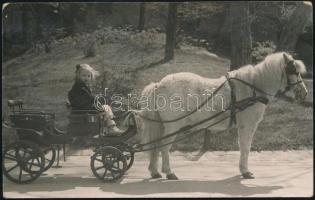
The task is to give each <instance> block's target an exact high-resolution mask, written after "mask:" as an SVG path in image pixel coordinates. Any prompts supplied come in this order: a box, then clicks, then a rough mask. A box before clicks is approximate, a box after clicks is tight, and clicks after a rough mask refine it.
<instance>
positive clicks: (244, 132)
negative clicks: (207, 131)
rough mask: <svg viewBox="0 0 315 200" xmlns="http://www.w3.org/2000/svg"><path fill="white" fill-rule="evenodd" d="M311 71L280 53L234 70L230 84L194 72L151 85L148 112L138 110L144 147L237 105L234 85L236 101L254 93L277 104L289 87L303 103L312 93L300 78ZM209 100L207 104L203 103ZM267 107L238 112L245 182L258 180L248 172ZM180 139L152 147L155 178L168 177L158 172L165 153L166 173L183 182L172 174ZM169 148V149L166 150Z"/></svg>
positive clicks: (151, 168)
mask: <svg viewBox="0 0 315 200" xmlns="http://www.w3.org/2000/svg"><path fill="white" fill-rule="evenodd" d="M305 71H306V70H305V66H304V64H303V62H302V61H299V60H294V59H293V58H292V56H291V55H289V54H287V53H284V52H280V53H275V54H272V55H269V56H267V57H266V58H265V60H264V61H262V62H261V63H259V64H257V65H256V66H251V65H247V66H244V67H242V68H240V69H238V70H234V71H231V72H228V77H229V80H230V82H228V81H227V79H228V78H227V76H222V77H220V78H217V79H208V78H204V77H201V76H199V75H196V74H193V73H188V72H182V73H175V74H170V75H167V76H165V77H164V78H163V79H162V80H161V81H160V82H158V83H151V84H149V85H147V86H146V87H145V88H144V90H143V91H142V94H141V95H142V103H141V108H142V109H141V110H140V111H135V112H134V113H135V115H134V116H135V120H136V124H137V128H138V130H137V131H138V133H140V135H141V139H142V141H141V143H142V144H143V143H148V142H150V141H153V140H156V139H158V138H161V137H163V136H166V135H168V134H171V133H173V132H175V131H177V130H179V129H180V128H182V127H184V126H187V125H193V124H196V123H198V122H200V121H202V120H204V119H206V118H208V117H209V116H213V115H215V114H216V113H218V112H220V111H224V110H227V108H228V106H229V105H231V103H232V104H233V103H235V102H232V101H231V85H232V86H233V87H232V88H234V89H233V90H234V93H235V100H236V102H238V101H240V100H243V99H245V98H248V97H252V96H253V94H254V93H253V91H255V93H256V95H257V96H259V97H263V98H265V99H267V100H272V98H273V97H274V96H275V94H276V93H277V92H284V91H285V90H288V89H293V92H294V93H295V98H296V99H297V100H298V101H302V100H304V99H305V96H306V95H307V89H306V86H305V84H304V82H303V80H302V78H301V75H300V74H301V73H304V72H305ZM243 81H245V83H244V82H243ZM246 83H247V84H246ZM216 89H217V91H216ZM214 91H216V92H214ZM208 97H211V99H209V98H208ZM143 98H144V99H145V100H146V101H144V99H143ZM203 102H206V104H202V103H203ZM266 104H267V103H266V102H265V103H264V102H260V101H257V102H255V103H254V104H253V105H252V106H250V107H248V108H246V109H245V110H243V111H241V112H238V113H236V117H235V119H236V127H237V129H238V136H239V138H238V139H239V148H240V161H239V170H240V173H241V174H242V176H243V178H254V176H253V173H251V172H250V171H249V169H248V155H249V152H250V148H251V143H252V139H253V136H254V133H255V131H256V129H257V126H258V124H259V122H261V121H262V119H263V115H264V112H265V109H266ZM230 114H231V113H230V111H229V110H228V111H227V112H224V113H223V114H221V115H219V116H217V117H216V118H215V119H214V120H215V121H217V120H220V119H222V120H223V119H224V118H225V117H228V116H230ZM211 123H213V120H210V121H209V122H205V123H203V124H201V125H199V126H197V128H198V129H200V128H207V127H208V126H209V125H210V124H211ZM229 124H230V118H228V119H225V120H223V121H222V122H221V123H218V124H216V125H215V126H213V127H211V129H218V130H222V129H226V128H227V127H228V126H229ZM175 138H176V135H173V136H171V137H169V138H166V139H164V140H161V141H157V142H154V143H152V144H150V145H149V147H150V148H151V149H152V150H150V151H149V159H150V164H149V167H148V169H149V171H150V173H151V176H152V178H161V177H162V176H161V174H160V173H159V171H158V159H159V153H160V152H161V153H162V172H163V173H165V174H166V175H167V176H166V177H167V178H168V179H170V180H176V179H178V178H177V177H176V175H175V173H174V172H173V171H172V170H171V166H170V159H169V150H170V148H171V144H168V143H169V142H172V141H174V140H175ZM163 144H164V145H165V144H166V145H165V146H162V145H163Z"/></svg>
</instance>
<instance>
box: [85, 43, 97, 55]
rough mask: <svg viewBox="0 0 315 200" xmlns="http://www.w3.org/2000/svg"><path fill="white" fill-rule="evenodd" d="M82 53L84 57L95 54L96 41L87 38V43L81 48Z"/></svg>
mask: <svg viewBox="0 0 315 200" xmlns="http://www.w3.org/2000/svg"><path fill="white" fill-rule="evenodd" d="M83 53H84V56H85V57H87V58H88V57H94V56H96V42H95V40H93V39H92V40H88V42H87V44H86V45H85V47H84V48H83Z"/></svg>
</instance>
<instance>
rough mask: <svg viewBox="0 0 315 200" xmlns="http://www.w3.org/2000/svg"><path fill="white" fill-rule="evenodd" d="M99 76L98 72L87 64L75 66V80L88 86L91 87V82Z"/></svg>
mask: <svg viewBox="0 0 315 200" xmlns="http://www.w3.org/2000/svg"><path fill="white" fill-rule="evenodd" d="M98 75H99V72H98V71H96V70H94V69H93V68H92V67H91V66H90V65H88V64H77V65H76V71H75V80H76V81H82V82H83V83H85V84H86V85H88V86H91V84H92V82H93V81H94V80H95V78H96V76H98Z"/></svg>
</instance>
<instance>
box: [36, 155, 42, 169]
mask: <svg viewBox="0 0 315 200" xmlns="http://www.w3.org/2000/svg"><path fill="white" fill-rule="evenodd" d="M36 160H37V162H38V166H39V167H40V165H41V163H40V161H39V158H38V157H37V158H36Z"/></svg>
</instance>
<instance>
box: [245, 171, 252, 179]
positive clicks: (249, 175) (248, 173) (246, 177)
mask: <svg viewBox="0 0 315 200" xmlns="http://www.w3.org/2000/svg"><path fill="white" fill-rule="evenodd" d="M242 176H243V178H244V179H254V178H255V177H254V174H253V173H251V172H246V173H244V174H242Z"/></svg>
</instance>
